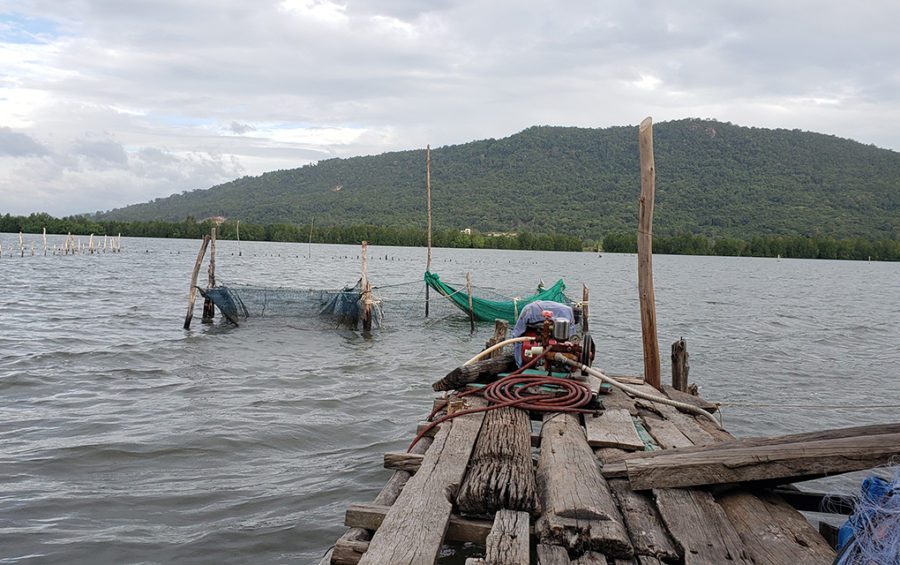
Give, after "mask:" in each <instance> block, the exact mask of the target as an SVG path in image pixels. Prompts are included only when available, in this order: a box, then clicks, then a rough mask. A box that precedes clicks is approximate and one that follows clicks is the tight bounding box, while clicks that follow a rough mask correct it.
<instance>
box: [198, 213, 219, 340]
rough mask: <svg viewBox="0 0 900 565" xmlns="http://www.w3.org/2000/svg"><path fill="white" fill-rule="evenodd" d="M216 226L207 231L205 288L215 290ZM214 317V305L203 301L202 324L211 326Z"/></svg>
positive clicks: (205, 300) (211, 302) (209, 301)
mask: <svg viewBox="0 0 900 565" xmlns="http://www.w3.org/2000/svg"><path fill="white" fill-rule="evenodd" d="M216 230H217V228H216V226H213V227H212V228H211V229H210V230H209V269H207V273H208V274H209V283H208V284H207V288H215V286H216ZM215 317H216V305H215V304H213V301H212V300H210V299H209V298H205V299H204V300H203V318H202V320H201V321H202V322H203V323H204V324H211V323H212V321H213V319H214V318H215Z"/></svg>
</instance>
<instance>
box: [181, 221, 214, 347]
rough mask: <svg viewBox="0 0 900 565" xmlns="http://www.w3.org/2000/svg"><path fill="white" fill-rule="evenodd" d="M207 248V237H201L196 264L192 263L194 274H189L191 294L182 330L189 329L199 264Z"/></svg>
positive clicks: (195, 296)
mask: <svg viewBox="0 0 900 565" xmlns="http://www.w3.org/2000/svg"><path fill="white" fill-rule="evenodd" d="M208 246H209V236H208V235H204V236H203V243H201V244H200V251H199V252H198V253H197V262H196V263H194V272H193V273H192V274H191V292H190V294H189V295H188V309H187V315H185V317H184V329H186V330H189V329H191V319H192V318H193V317H194V301H195V300H196V299H197V276H198V275H199V274H200V264H201V263H203V256H204V255H206V248H207V247H208Z"/></svg>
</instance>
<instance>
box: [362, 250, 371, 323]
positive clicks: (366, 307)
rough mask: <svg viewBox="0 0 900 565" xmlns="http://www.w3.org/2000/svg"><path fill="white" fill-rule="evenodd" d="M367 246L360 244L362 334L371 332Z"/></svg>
mask: <svg viewBox="0 0 900 565" xmlns="http://www.w3.org/2000/svg"><path fill="white" fill-rule="evenodd" d="M368 246H369V242H367V241H364V242H362V255H361V258H362V281H361V283H360V286H361V287H362V301H363V316H362V326H363V331H364V332H368V331H371V330H372V286H371V285H370V284H369V275H368V273H367V272H366V249H367V248H368Z"/></svg>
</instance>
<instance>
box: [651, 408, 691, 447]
mask: <svg viewBox="0 0 900 565" xmlns="http://www.w3.org/2000/svg"><path fill="white" fill-rule="evenodd" d="M643 420H644V426H645V427H646V428H647V431H649V432H650V435H652V436H653V439H655V440H656V443H658V444H659V445H660V446H662V448H663V449H676V448H679V447H689V446H692V445H694V444H693V443H692V442H691V440H690V439H688V437H687V436H686V435H684V434H683V433H681V430H679V429H678V426H676V425H675V424H673V423H672V422H670V421H669V420H665V419H662V418H653V417H650V416H645V417H644V418H643Z"/></svg>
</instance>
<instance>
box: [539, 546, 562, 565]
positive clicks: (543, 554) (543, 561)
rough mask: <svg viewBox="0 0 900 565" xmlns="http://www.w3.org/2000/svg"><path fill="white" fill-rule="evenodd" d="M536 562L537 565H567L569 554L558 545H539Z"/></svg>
mask: <svg viewBox="0 0 900 565" xmlns="http://www.w3.org/2000/svg"><path fill="white" fill-rule="evenodd" d="M537 562H538V565H569V552H568V551H566V549H565V548H564V547H560V546H558V545H550V544H546V543H539V544H538V546H537Z"/></svg>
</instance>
